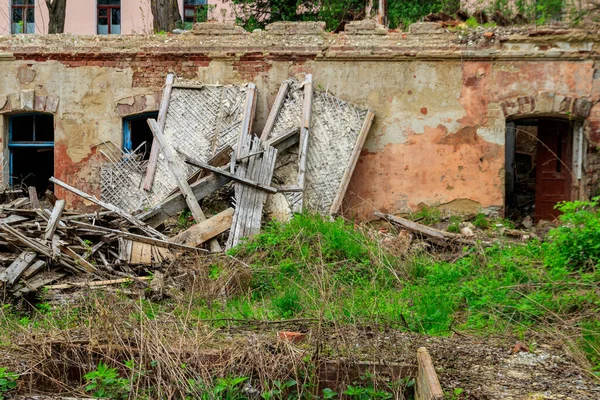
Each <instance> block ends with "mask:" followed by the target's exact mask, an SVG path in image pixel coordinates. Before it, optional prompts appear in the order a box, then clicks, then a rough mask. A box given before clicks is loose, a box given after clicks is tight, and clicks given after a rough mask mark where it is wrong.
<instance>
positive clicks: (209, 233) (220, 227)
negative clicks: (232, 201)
mask: <svg viewBox="0 0 600 400" xmlns="http://www.w3.org/2000/svg"><path fill="white" fill-rule="evenodd" d="M233 211H234V210H233V208H228V209H227V210H225V211H222V212H220V213H219V214H217V215H215V216H213V217H212V218H209V219H207V220H205V221H202V222H200V223H198V224H196V225H193V226H191V227H190V228H188V229H186V230H185V231H183V232H181V233H179V234H178V235H177V236H174V237H172V238H171V239H169V240H170V241H171V242H175V243H183V244H186V245H188V246H199V245H201V244H202V243H204V242H206V241H208V240H209V239H212V238H214V237H215V236H217V235H219V234H221V233H223V232H225V231H226V230H227V229H229V228H230V227H231V222H232V220H233Z"/></svg>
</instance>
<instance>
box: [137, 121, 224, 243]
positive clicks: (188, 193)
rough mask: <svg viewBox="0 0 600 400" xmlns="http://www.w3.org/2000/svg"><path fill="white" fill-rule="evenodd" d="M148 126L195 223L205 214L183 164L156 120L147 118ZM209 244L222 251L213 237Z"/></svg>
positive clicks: (204, 217) (201, 219)
mask: <svg viewBox="0 0 600 400" xmlns="http://www.w3.org/2000/svg"><path fill="white" fill-rule="evenodd" d="M148 126H150V130H151V131H152V133H153V134H154V138H155V139H156V140H157V141H158V143H159V144H160V147H161V149H162V153H163V155H164V156H165V158H166V159H167V165H168V167H169V170H170V171H171V173H172V174H173V177H174V178H175V180H176V181H177V186H179V190H181V193H183V197H184V198H185V202H186V203H187V205H188V207H189V208H190V211H191V212H192V215H193V216H194V219H195V220H196V222H197V223H198V222H201V221H204V220H205V219H206V216H205V215H204V212H203V211H202V209H201V208H200V205H199V204H198V200H196V196H195V195H194V192H192V189H191V188H190V185H188V182H187V176H186V174H185V172H184V169H183V166H182V165H181V164H180V162H179V159H178V158H177V154H175V150H174V149H173V147H172V146H171V144H170V143H169V142H167V140H166V139H165V137H164V136H163V134H162V131H161V130H160V128H159V126H158V124H157V123H156V120H154V119H148ZM209 245H210V251H212V252H220V251H222V249H221V246H220V245H219V242H217V241H216V240H215V239H213V240H211V241H210V242H209Z"/></svg>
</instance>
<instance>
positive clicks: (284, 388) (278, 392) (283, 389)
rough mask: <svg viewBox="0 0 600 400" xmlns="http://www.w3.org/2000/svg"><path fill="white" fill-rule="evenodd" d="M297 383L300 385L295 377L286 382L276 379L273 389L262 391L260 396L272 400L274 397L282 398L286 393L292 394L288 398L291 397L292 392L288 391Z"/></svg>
mask: <svg viewBox="0 0 600 400" xmlns="http://www.w3.org/2000/svg"><path fill="white" fill-rule="evenodd" d="M297 385H298V382H296V381H295V380H293V379H290V380H288V381H285V382H281V381H279V380H277V379H276V380H274V381H273V384H272V387H271V389H269V390H267V391H266V392H263V393H261V395H260V397H262V398H263V399H265V400H272V399H281V398H283V395H284V394H288V395H290V396H289V397H288V398H291V393H287V392H289V391H290V389H291V388H293V387H296V386H297Z"/></svg>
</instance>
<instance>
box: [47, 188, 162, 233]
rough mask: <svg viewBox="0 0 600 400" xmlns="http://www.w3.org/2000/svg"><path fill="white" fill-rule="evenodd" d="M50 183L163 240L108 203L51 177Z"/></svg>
mask: <svg viewBox="0 0 600 400" xmlns="http://www.w3.org/2000/svg"><path fill="white" fill-rule="evenodd" d="M49 181H50V182H52V183H54V184H56V185H58V186H60V187H62V188H64V189H67V190H68V191H70V192H72V193H75V194H76V195H78V196H80V197H83V198H84V199H86V200H89V201H91V202H92V203H94V204H97V205H99V206H100V207H102V208H105V209H107V210H109V211H112V212H114V213H115V214H117V215H118V216H120V217H122V218H125V219H126V220H127V221H129V222H130V223H131V224H133V225H135V226H137V227H138V228H140V229H141V230H143V231H144V232H146V233H148V234H149V235H150V236H153V237H156V238H160V239H165V235H163V234H162V233H160V232H158V231H157V230H156V229H154V228H152V227H149V226H147V225H146V224H144V223H143V222H142V221H140V220H138V219H137V218H135V217H134V216H133V215H131V214H129V213H127V212H125V211H123V210H121V209H120V208H119V207H117V206H115V205H112V204H110V203H106V202H104V201H101V200H98V199H97V198H96V197H94V196H91V195H89V194H87V193H85V192H82V191H81V190H79V189H76V188H74V187H73V186H71V185H68V184H66V183H64V182H62V181H60V180H58V179H56V178H55V177H51V178H50V179H49Z"/></svg>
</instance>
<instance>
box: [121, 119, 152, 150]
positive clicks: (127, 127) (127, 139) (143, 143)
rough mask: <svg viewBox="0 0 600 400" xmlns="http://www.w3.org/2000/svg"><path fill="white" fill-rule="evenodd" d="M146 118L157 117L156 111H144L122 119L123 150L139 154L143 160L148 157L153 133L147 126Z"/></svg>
mask: <svg viewBox="0 0 600 400" xmlns="http://www.w3.org/2000/svg"><path fill="white" fill-rule="evenodd" d="M148 118H154V119H156V118H158V113H157V112H152V113H144V114H139V115H135V116H132V117H128V118H125V119H123V150H125V152H127V153H133V152H135V153H136V154H139V155H141V156H142V159H143V160H147V159H148V158H150V149H151V148H152V141H153V140H154V135H153V134H152V131H151V130H150V127H149V126H148V122H147V120H148Z"/></svg>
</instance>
